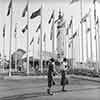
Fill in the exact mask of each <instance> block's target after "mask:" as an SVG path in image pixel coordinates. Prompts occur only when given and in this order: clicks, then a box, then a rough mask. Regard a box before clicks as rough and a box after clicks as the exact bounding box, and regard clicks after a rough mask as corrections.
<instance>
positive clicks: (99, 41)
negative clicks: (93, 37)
mask: <svg viewBox="0 0 100 100" xmlns="http://www.w3.org/2000/svg"><path fill="white" fill-rule="evenodd" d="M99 33H100V30H99V19H98V47H99V66H100V35H99ZM99 66H98V67H99Z"/></svg>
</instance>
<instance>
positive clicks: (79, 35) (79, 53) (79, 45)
mask: <svg viewBox="0 0 100 100" xmlns="http://www.w3.org/2000/svg"><path fill="white" fill-rule="evenodd" d="M78 36H79V37H78V38H79V39H78V40H79V42H78V43H79V62H80V34H79V25H78Z"/></svg>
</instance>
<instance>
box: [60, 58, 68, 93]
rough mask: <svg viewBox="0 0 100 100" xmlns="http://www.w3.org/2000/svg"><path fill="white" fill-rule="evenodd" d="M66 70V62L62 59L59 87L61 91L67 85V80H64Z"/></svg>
mask: <svg viewBox="0 0 100 100" xmlns="http://www.w3.org/2000/svg"><path fill="white" fill-rule="evenodd" d="M66 70H68V62H67V59H66V58H63V61H62V62H61V86H62V91H66V90H65V85H66V84H68V79H67V78H66Z"/></svg>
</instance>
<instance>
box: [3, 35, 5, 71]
mask: <svg viewBox="0 0 100 100" xmlns="http://www.w3.org/2000/svg"><path fill="white" fill-rule="evenodd" d="M3 34H4V33H3ZM4 67H5V36H4V37H3V72H4Z"/></svg>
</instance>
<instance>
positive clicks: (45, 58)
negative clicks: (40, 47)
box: [45, 37, 46, 66]
mask: <svg viewBox="0 0 100 100" xmlns="http://www.w3.org/2000/svg"><path fill="white" fill-rule="evenodd" d="M45 59H46V37H45ZM45 61H46V60H45ZM45 66H46V62H45Z"/></svg>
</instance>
